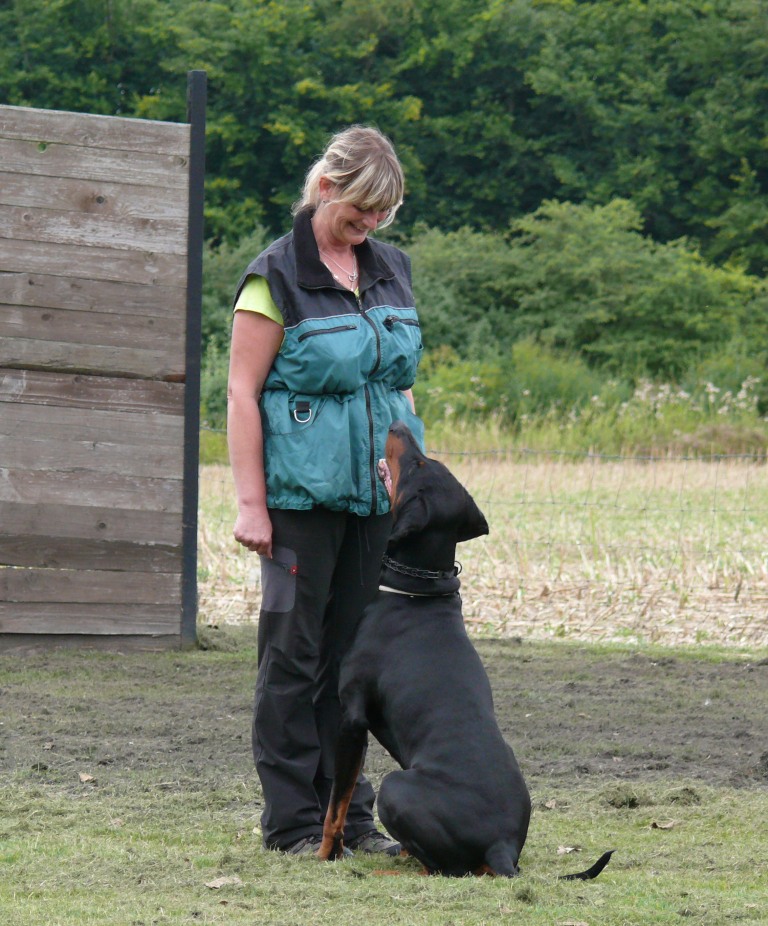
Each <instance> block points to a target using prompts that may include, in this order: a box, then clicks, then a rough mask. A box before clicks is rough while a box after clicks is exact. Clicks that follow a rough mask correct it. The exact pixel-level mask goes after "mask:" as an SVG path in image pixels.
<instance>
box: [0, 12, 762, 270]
mask: <svg viewBox="0 0 768 926" xmlns="http://www.w3.org/2000/svg"><path fill="white" fill-rule="evenodd" d="M766 36H767V33H766V29H765V15H764V9H763V5H762V4H761V3H760V2H758V0H716V2H713V0H688V2H686V3H680V2H678V0H645V2H639V0H632V2H626V3H619V2H616V0H591V2H585V3H579V2H554V0H547V2H543V0H506V2H499V0H439V2H433V0H315V2H313V3H306V2H304V0H281V2H280V3H274V2H271V0H221V2H216V3H206V2H201V0H80V2H75V0H52V2H48V0H46V2H43V0H27V2H23V3H22V2H20V0H16V2H14V3H10V4H4V5H3V6H2V8H0V99H2V100H3V102H8V103H12V104H21V105H31V106H40V107H46V108H58V109H73V110H81V111H91V112H105V113H123V114H125V115H138V116H142V117H146V118H159V119H171V120H182V119H184V117H185V110H186V103H185V83H186V81H185V75H186V72H187V71H188V70H189V69H190V68H202V69H205V70H206V71H207V73H208V77H209V87H210V92H209V105H208V145H207V165H208V188H207V202H206V215H207V222H208V226H207V227H208V235H209V237H210V238H211V239H212V240H214V241H215V242H219V241H221V240H229V241H237V240H238V239H239V238H240V237H242V236H243V235H245V234H248V233H250V231H251V229H252V228H253V226H254V224H256V223H262V224H264V226H265V227H266V228H268V229H269V231H270V234H272V235H274V234H278V233H279V232H281V231H283V230H285V228H286V226H287V222H288V206H289V204H290V203H291V202H292V201H293V200H294V199H295V198H296V196H297V194H298V191H299V188H300V185H301V181H302V178H303V175H304V172H305V171H306V169H307V166H308V164H309V162H310V161H311V160H312V159H313V158H314V157H315V156H316V155H317V154H318V153H319V151H320V150H321V149H322V146H323V144H324V142H325V140H326V138H327V136H328V135H329V134H330V133H331V132H333V131H335V130H336V129H337V128H339V127H341V126H343V125H348V124H349V123H352V122H369V123H374V124H378V125H379V126H380V127H381V128H382V129H384V130H385V131H386V132H387V133H388V134H390V135H391V136H392V137H393V138H394V140H395V142H396V144H397V146H398V150H399V152H400V154H401V156H402V159H403V161H404V164H405V167H406V174H407V179H408V197H407V201H406V205H405V207H404V209H403V210H402V212H401V216H400V225H401V227H403V228H406V229H411V228H413V227H414V226H415V225H416V224H417V223H419V222H427V223H428V224H429V225H430V226H433V227H439V228H441V229H443V230H446V231H449V230H457V229H460V228H462V227H464V226H467V227H469V228H473V229H475V230H478V231H482V230H496V231H501V230H504V229H506V227H507V225H508V222H509V220H510V219H512V218H519V217H520V216H523V215H526V214H529V213H532V212H534V211H535V210H536V209H538V208H539V207H540V206H541V204H542V203H544V202H545V201H547V200H561V201H563V200H567V201H571V202H574V203H589V204H593V205H607V204H608V203H610V202H612V201H613V200H615V199H627V200H631V201H632V202H633V203H634V205H635V207H636V209H637V211H638V213H639V216H640V220H641V228H642V230H643V231H644V232H645V233H647V234H650V235H651V236H652V238H653V239H654V240H657V241H660V242H665V241H672V240H676V239H679V238H682V237H686V238H689V239H690V240H691V241H695V242H696V244H697V245H698V247H699V248H700V249H701V253H702V254H703V255H704V256H705V257H707V258H708V259H712V260H716V261H717V262H718V263H725V262H727V261H729V260H730V261H734V260H735V261H738V262H739V263H740V265H742V266H744V267H746V268H748V269H750V270H751V271H753V272H758V273H762V272H763V271H764V270H765V268H766V266H768V244H766V236H765V230H766V226H767V225H768V148H767V147H766V145H765V144H764V139H765V137H766V134H767V133H766V128H767V126H766V108H765V105H764V103H765V97H766V92H768V66H767V65H768V38H767V37H766Z"/></svg>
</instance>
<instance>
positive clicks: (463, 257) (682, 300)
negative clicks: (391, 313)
mask: <svg viewBox="0 0 768 926" xmlns="http://www.w3.org/2000/svg"><path fill="white" fill-rule="evenodd" d="M641 226H642V220H641V216H640V214H639V212H638V210H637V208H636V207H635V206H634V205H633V204H632V203H631V202H629V201H627V200H614V201H612V202H610V203H608V204H607V205H606V206H594V207H592V206H588V205H575V204H572V203H557V202H547V203H545V204H544V205H542V206H541V207H540V208H539V209H537V210H536V211H535V212H534V213H532V214H531V215H528V216H525V217H523V218H521V219H518V220H516V221H514V222H513V223H512V225H511V235H510V236H509V237H504V236H501V235H498V234H493V233H490V232H476V231H472V230H470V229H466V228H465V229H461V230H460V231H457V232H441V231H437V230H435V229H430V230H423V229H419V230H417V234H416V236H415V237H414V239H413V241H412V243H411V244H410V245H409V246H408V250H409V253H410V255H411V258H412V262H413V270H414V286H415V292H416V297H417V304H418V306H419V312H420V316H421V318H422V324H423V329H424V339H425V343H427V344H428V345H430V346H431V347H436V346H439V345H441V344H444V345H447V346H449V347H450V348H452V349H453V350H454V351H456V353H457V354H459V355H460V356H463V357H472V356H484V353H485V352H487V351H488V350H489V349H490V350H495V351H497V352H499V353H506V352H508V351H509V350H510V349H511V348H512V345H514V344H516V343H517V342H518V341H520V340H521V339H533V340H535V341H536V342H538V343H540V344H542V345H544V346H546V347H548V348H550V349H551V351H555V352H566V353H570V354H577V355H579V356H580V357H581V358H583V359H584V360H585V361H587V362H588V363H589V364H590V365H591V366H592V367H594V368H597V369H600V370H602V371H605V372H607V373H610V374H611V375H613V376H620V377H624V378H636V377H639V376H653V377H657V378H661V379H672V380H679V379H680V378H681V377H683V376H684V375H685V374H686V372H687V371H688V370H689V369H690V368H692V367H694V366H695V365H696V364H698V363H701V362H702V360H703V359H704V358H707V357H709V356H711V355H719V354H720V352H721V351H722V349H723V346H724V345H726V344H729V343H730V342H731V341H733V342H734V345H735V344H736V343H738V344H741V345H742V347H741V348H740V350H741V351H742V353H743V352H744V351H745V350H746V343H749V350H750V351H751V357H752V361H753V363H754V366H758V365H759V364H760V363H761V357H762V359H764V357H765V355H766V353H768V313H766V311H765V308H766V295H767V293H766V286H765V283H764V282H763V281H761V280H760V279H758V278H756V277H754V276H750V275H749V274H747V273H745V272H744V271H743V270H741V269H739V268H737V267H732V266H728V267H722V268H720V267H714V266H712V265H710V264H708V263H707V262H706V261H705V260H703V259H702V257H701V256H700V254H699V253H698V251H697V249H696V248H695V247H694V246H692V245H691V244H689V243H687V242H686V241H676V242H670V243H668V244H663V243H658V242H655V241H653V240H652V239H651V238H649V237H647V236H645V235H643V234H642V233H641V231H640V229H641ZM746 333H748V338H747V341H745V337H746ZM733 349H734V350H736V347H735V346H734V348H733ZM742 366H743V365H742ZM753 373H754V368H753V367H752V366H750V368H749V370H747V368H746V367H743V375H742V376H741V379H742V380H743V379H744V378H745V377H746V376H747V375H752V374H753Z"/></svg>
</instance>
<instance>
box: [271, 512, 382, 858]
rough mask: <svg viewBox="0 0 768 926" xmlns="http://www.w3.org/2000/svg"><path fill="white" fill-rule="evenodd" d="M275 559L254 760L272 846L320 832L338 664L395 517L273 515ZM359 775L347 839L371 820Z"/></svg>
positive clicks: (368, 792)
mask: <svg viewBox="0 0 768 926" xmlns="http://www.w3.org/2000/svg"><path fill="white" fill-rule="evenodd" d="M270 517H271V519H272V529H273V535H272V536H273V547H272V549H273V552H272V559H267V558H266V557H261V575H262V608H261V613H260V616H259V656H258V666H259V668H258V677H257V682H256V699H255V708H254V720H253V756H254V760H255V762H256V770H257V772H258V775H259V779H260V781H261V786H262V790H263V795H264V810H263V813H262V818H261V822H262V835H263V840H264V845H265V846H267V847H268V848H273V849H284V848H286V847H287V846H289V845H291V843H293V842H295V841H296V840H297V839H302V838H303V837H305V836H312V835H319V834H320V833H322V828H323V819H324V817H325V811H326V808H327V806H328V801H329V798H330V793H331V784H332V781H333V768H334V753H335V748H336V737H337V733H338V727H339V720H340V705H339V696H338V687H339V664H340V662H341V658H342V656H343V655H344V653H345V652H346V651H347V649H348V647H349V644H350V642H351V639H352V636H353V634H354V632H355V629H356V628H357V625H358V622H359V620H360V616H361V615H362V612H363V609H364V608H365V606H366V604H367V603H368V602H369V601H370V600H371V599H372V598H373V596H374V594H375V593H376V590H377V588H378V582H379V570H380V564H381V557H382V555H383V553H384V550H385V548H386V545H387V540H388V537H389V532H390V525H391V519H390V515H388V514H387V515H379V516H373V517H369V518H361V517H358V516H356V515H352V514H347V513H345V512H337V511H329V510H327V509H325V508H313V509H311V510H309V511H286V510H275V509H272V510H270ZM373 803H374V792H373V788H372V787H371V785H370V784H369V782H368V781H367V780H366V779H365V778H364V777H362V776H361V777H360V780H359V781H358V784H357V788H356V789H355V794H354V797H353V800H352V804H351V806H350V808H349V814H348V816H347V823H346V829H345V833H344V836H345V839H346V840H347V841H349V840H352V839H354V838H355V837H356V836H359V835H361V834H362V833H365V832H367V831H368V830H370V829H372V828H373V826H374V822H373Z"/></svg>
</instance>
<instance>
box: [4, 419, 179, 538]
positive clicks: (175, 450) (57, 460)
mask: <svg viewBox="0 0 768 926" xmlns="http://www.w3.org/2000/svg"><path fill="white" fill-rule="evenodd" d="M7 407H8V406H7V405H6V406H3V414H5V409H6V408H7ZM183 462H184V461H183V454H182V451H181V447H180V445H179V444H178V443H169V444H168V446H166V447H164V446H162V445H160V444H147V445H146V446H144V447H143V448H141V449H140V448H139V447H138V445H136V444H117V443H106V442H98V441H91V442H88V441H71V442H69V443H68V444H67V447H66V453H63V452H62V446H61V441H58V440H34V439H33V440H26V439H24V438H19V437H7V436H5V435H3V434H0V467H7V468H9V469H34V470H41V471H42V470H51V471H52V472H55V473H72V472H77V471H78V470H79V471H86V472H87V471H91V472H101V473H122V474H123V475H126V476H157V475H158V474H159V473H162V474H163V476H165V477H166V478H168V479H181V478H182V476H183V471H184V466H183ZM0 530H2V522H0Z"/></svg>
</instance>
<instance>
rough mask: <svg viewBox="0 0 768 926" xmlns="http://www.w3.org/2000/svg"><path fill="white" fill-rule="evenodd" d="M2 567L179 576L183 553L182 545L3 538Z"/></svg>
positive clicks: (0, 546)
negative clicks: (160, 573) (172, 573)
mask: <svg viewBox="0 0 768 926" xmlns="http://www.w3.org/2000/svg"><path fill="white" fill-rule="evenodd" d="M0 565H3V566H41V567H45V568H51V569H108V570H112V571H115V570H122V571H127V572H130V571H135V572H175V573H178V572H180V571H181V565H182V549H181V546H180V545H179V544H175V545H171V544H158V543H131V542H128V541H101V540H82V539H80V540H78V541H77V543H73V542H72V538H71V537H54V536H53V535H51V534H46V535H45V536H40V535H39V534H35V535H31V536H22V535H21V534H15V535H13V536H12V537H4V536H3V535H2V534H0Z"/></svg>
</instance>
